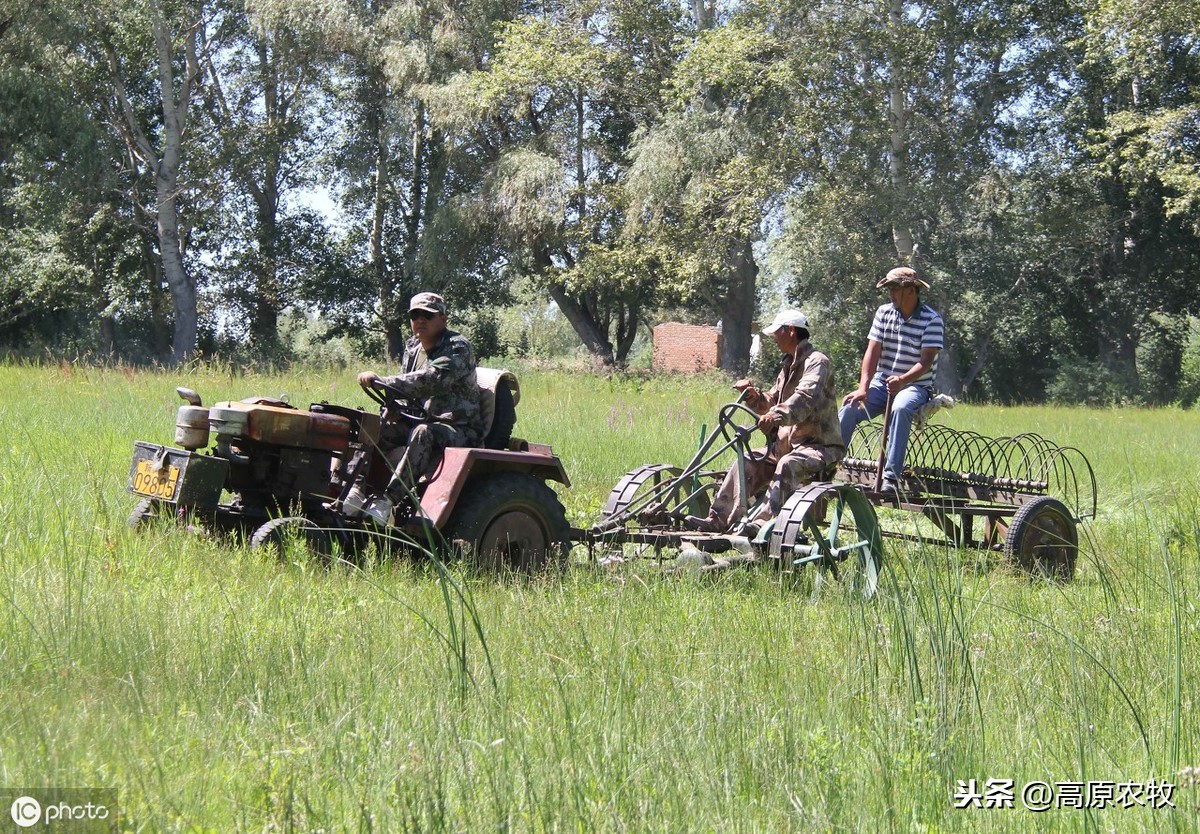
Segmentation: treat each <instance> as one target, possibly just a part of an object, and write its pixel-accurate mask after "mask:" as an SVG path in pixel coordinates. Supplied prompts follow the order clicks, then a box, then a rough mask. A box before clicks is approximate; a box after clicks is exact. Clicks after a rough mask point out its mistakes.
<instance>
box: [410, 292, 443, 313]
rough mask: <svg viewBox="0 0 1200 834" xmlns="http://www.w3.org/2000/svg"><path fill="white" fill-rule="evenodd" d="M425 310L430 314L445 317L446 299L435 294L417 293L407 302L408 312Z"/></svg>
mask: <svg viewBox="0 0 1200 834" xmlns="http://www.w3.org/2000/svg"><path fill="white" fill-rule="evenodd" d="M413 310H427V311H429V312H430V313H441V314H442V315H443V316H444V315H446V299H444V298H442V297H441V296H440V295H438V294H437V293H435V292H419V293H417V294H416V295H414V296H413V297H412V301H410V302H408V311H409V312H410V313H411V312H412V311H413Z"/></svg>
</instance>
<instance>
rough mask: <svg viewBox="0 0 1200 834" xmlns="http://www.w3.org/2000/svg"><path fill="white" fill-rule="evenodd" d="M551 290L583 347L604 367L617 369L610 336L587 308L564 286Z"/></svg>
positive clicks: (552, 286)
mask: <svg viewBox="0 0 1200 834" xmlns="http://www.w3.org/2000/svg"><path fill="white" fill-rule="evenodd" d="M549 289H550V297H551V298H552V299H554V303H555V304H557V305H558V309H560V310H562V314H563V315H564V316H566V317H567V321H569V322H570V323H571V327H573V328H574V329H575V333H576V335H578V336H579V339H580V341H582V342H583V346H584V347H586V348H587V349H588V353H590V354H591V355H592V357H593V358H594V359H595V360H596V362H597V363H599V364H600V365H602V366H603V367H605V368H615V367H616V366H617V358H616V356H615V355H614V354H613V346H612V343H611V342H609V341H608V334H607V333H605V332H604V330H603V329H602V328H601V327H600V326H599V324H597V322H596V319H595V317H594V316H593V315H592V313H591V311H590V310H588V309H587V306H586V305H584V304H581V303H579V301H578V299H575V298H573V297H572V296H571V294H570V293H568V292H567V288H566V287H565V286H563V285H562V284H559V283H553V284H551V285H550V288H549Z"/></svg>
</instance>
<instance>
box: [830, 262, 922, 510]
mask: <svg viewBox="0 0 1200 834" xmlns="http://www.w3.org/2000/svg"><path fill="white" fill-rule="evenodd" d="M875 286H876V287H877V288H883V287H886V288H887V291H888V295H889V296H891V302H890V303H888V304H884V305H883V306H881V307H880V308H879V309H878V310H876V311H875V320H874V321H873V322H872V323H871V332H870V333H869V334H868V335H867V350H866V353H864V354H863V359H862V371H861V373H860V375H859V380H858V388H857V389H856V390H854V391H852V392H850V393H849V394H847V395H846V396H845V397H844V398H843V399H842V408H841V410H840V411H839V412H838V422H839V423H840V424H841V430H842V441H843V442H844V443H845V444H846V445H847V446H849V445H850V437H851V435H853V434H854V427H855V426H857V425H858V424H859V423H861V422H862V421H863V420H867V419H869V418H871V417H875V416H876V415H878V414H881V413H883V411H884V408H885V406H886V405H887V400H888V397H889V396H891V397H892V424H891V429H890V430H889V431H888V438H887V444H888V448H887V459H886V460H885V462H884V467H883V491H884V492H891V493H893V494H894V493H896V492H898V484H899V481H900V475H901V473H902V472H903V471H904V455H905V453H907V452H908V432H909V429H911V428H912V423H913V418H914V417H916V414H917V411H918V410H919V409H920V408H921V406H923V405H925V403H927V402H928V401H929V399H930V397H932V396H933V377H934V374H935V373H937V357H938V351H940V350H941V349H942V339H943V333H944V326H943V324H942V317H941V316H940V315H938V313H937V311H936V310H934V309H933V308H932V307H930V306H929V305H928V304H925V303H923V302H922V301H921V288H922V287H924V288H925V289H929V284H927V283H925V282H924V281H922V280H921V279H920V278H919V277H918V276H917V273H916V271H915V270H913V269H910V268H909V267H906V266H901V267H897V268H896V269H893V270H892V271H891V272H889V273H888V274H887V275H886V276H885V277H884V278H883V280H882V281H880V282H879V283H878V284H876V285H875Z"/></svg>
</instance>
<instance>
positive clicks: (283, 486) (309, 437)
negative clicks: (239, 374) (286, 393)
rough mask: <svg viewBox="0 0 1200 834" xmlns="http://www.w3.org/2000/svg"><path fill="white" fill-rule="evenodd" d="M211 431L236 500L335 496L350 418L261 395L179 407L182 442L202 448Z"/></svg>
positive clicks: (255, 502) (255, 505) (282, 503)
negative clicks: (336, 469)
mask: <svg viewBox="0 0 1200 834" xmlns="http://www.w3.org/2000/svg"><path fill="white" fill-rule="evenodd" d="M201 412H205V413H206V414H201ZM205 417H206V418H207V419H206V420H205ZM210 433H211V434H212V435H214V436H215V444H216V445H215V450H214V454H215V455H216V457H220V458H224V459H226V460H228V461H229V477H228V479H227V480H226V482H225V489H227V490H229V491H231V492H234V493H236V494H237V498H238V500H237V501H235V504H240V505H241V508H242V509H245V510H257V509H259V508H266V509H268V510H270V509H274V508H276V507H278V508H280V509H285V510H286V509H287V508H289V507H290V506H292V505H294V504H300V505H304V504H306V503H310V502H321V501H327V500H329V498H330V497H332V495H331V486H330V473H331V471H332V469H333V465H334V460H335V459H340V458H341V457H342V456H343V455H344V454H345V452H346V451H347V450H348V449H349V447H350V421H349V420H348V419H346V418H345V417H343V416H340V415H337V414H326V413H318V412H314V411H303V410H300V409H297V408H294V407H292V406H290V405H287V404H286V403H284V402H282V401H279V400H264V399H261V398H256V399H250V400H242V401H240V402H222V403H217V404H216V405H214V406H212V407H211V408H202V407H199V406H196V405H190V406H182V407H181V408H180V409H179V416H178V420H177V421H176V442H177V443H179V445H181V446H183V447H184V448H191V449H193V450H194V449H198V448H200V447H201V446H205V445H207V444H208V441H209V434H210Z"/></svg>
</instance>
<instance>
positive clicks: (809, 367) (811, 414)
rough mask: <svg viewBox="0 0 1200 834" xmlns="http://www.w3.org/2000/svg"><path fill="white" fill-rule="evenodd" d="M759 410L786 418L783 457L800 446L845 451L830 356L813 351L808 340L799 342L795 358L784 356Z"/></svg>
mask: <svg viewBox="0 0 1200 834" xmlns="http://www.w3.org/2000/svg"><path fill="white" fill-rule="evenodd" d="M756 410H758V411H760V413H764V414H765V413H766V412H767V411H774V412H776V413H777V414H779V415H780V416H781V417H782V418H783V420H782V423H781V424H780V426H779V434H778V435H777V446H776V448H777V449H778V450H779V452H780V453H781V454H782V453H786V452H787V451H789V450H790V449H795V448H796V447H797V446H836V447H838V448H841V449H844V444H843V443H842V432H841V429H840V428H839V427H838V418H837V392H836V390H835V388H834V385H833V368H832V367H831V366H830V364H829V357H828V356H826V355H825V354H823V353H821V352H820V351H816V350H813V346H812V345H811V344H809V343H808V341H807V340H806V341H803V342H801V343H800V346H799V348H797V350H796V355H795V356H794V357H792V356H786V357H784V360H783V367H782V368H780V369H779V376H778V377H776V378H775V384H774V385H773V386H771V390H770V391H767V392H766V395H765V398H764V399H763V400H762V402H761V405H760V408H759V409H756Z"/></svg>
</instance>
